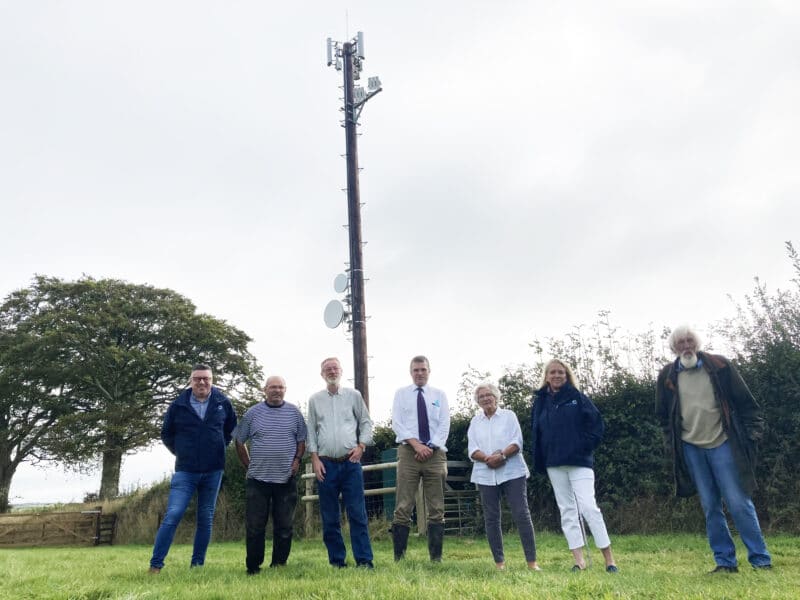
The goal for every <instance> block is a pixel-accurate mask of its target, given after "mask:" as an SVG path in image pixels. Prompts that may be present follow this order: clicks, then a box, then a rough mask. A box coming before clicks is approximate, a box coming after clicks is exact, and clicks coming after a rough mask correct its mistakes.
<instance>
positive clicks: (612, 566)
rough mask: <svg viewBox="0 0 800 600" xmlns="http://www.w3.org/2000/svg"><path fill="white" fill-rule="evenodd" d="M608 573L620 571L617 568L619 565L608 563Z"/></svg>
mask: <svg viewBox="0 0 800 600" xmlns="http://www.w3.org/2000/svg"><path fill="white" fill-rule="evenodd" d="M606 573H619V569H618V568H617V565H608V566H607V567H606Z"/></svg>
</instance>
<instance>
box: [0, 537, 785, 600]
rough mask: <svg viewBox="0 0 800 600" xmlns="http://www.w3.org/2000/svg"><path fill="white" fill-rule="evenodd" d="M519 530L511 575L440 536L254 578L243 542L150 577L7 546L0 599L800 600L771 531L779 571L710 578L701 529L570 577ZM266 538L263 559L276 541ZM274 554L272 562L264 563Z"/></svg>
mask: <svg viewBox="0 0 800 600" xmlns="http://www.w3.org/2000/svg"><path fill="white" fill-rule="evenodd" d="M514 537H515V536H513V535H509V536H507V539H506V546H507V547H506V562H507V565H508V568H507V570H506V571H504V572H497V571H495V569H494V563H493V562H492V559H491V555H490V554H489V550H488V546H487V544H486V541H485V540H483V539H475V540H472V539H457V538H447V539H446V540H445V551H444V562H442V563H441V564H433V563H430V562H429V561H428V560H427V547H426V545H425V541H424V540H422V539H412V540H411V543H410V546H409V553H408V557H407V559H406V560H404V561H403V562H401V563H397V564H395V563H394V561H393V560H392V554H391V552H392V549H391V543H390V542H389V541H388V540H381V541H377V542H375V565H376V568H375V570H374V571H364V570H360V569H359V570H357V569H353V568H350V569H342V570H338V569H332V568H330V567H328V565H327V555H326V553H325V549H324V547H323V545H322V542H321V541H320V540H319V539H316V540H301V541H295V544H294V548H293V550H292V555H291V557H290V559H289V564H288V566H286V567H285V568H281V569H264V570H262V572H261V573H260V574H259V575H256V576H253V577H248V576H247V575H246V574H245V569H244V543H224V544H212V545H211V547H210V548H209V553H208V557H207V559H206V566H205V567H204V568H202V569H192V570H190V569H189V568H188V563H189V558H190V555H191V547H190V546H187V545H176V546H173V548H172V550H171V552H170V554H169V556H168V557H167V564H166V566H165V568H164V570H163V571H162V572H161V574H160V575H149V574H148V573H147V568H148V561H149V558H150V550H151V548H150V547H149V546H112V547H109V546H104V547H97V548H30V549H13V550H0V574H2V575H1V576H2V583H1V584H0V598H13V599H15V600H16V599H22V598H37V599H38V598H59V599H60V598H75V599H78V598H81V599H87V600H96V599H101V598H126V599H143V598H147V599H151V598H152V599H162V598H164V599H168V598H191V599H193V600H201V599H206V598H236V599H239V600H244V599H249V598H284V599H285V600H290V599H293V598H319V599H324V598H364V599H372V598H397V599H401V598H402V599H403V600H408V599H412V598H424V599H426V600H431V599H438V598H519V599H522V598H537V599H538V598H609V599H611V598H615V599H616V598H730V599H734V598H735V599H740V598H747V599H750V598H781V599H783V598H798V597H800V540H799V539H798V538H796V537H793V536H769V537H768V539H767V543H768V545H769V547H770V551H771V553H772V556H773V561H774V565H775V569H773V570H772V571H755V570H753V569H751V568H750V567H749V565H748V564H747V562H746V561H745V560H744V557H745V556H746V554H745V553H744V550H743V548H740V549H739V551H740V560H741V561H742V562H743V564H741V565H740V572H739V573H738V574H735V575H714V576H710V575H707V574H706V573H707V571H709V570H710V569H711V568H712V567H713V566H714V565H713V560H712V557H711V553H710V551H709V550H708V546H707V544H706V541H705V538H703V537H701V536H699V535H673V536H666V535H660V536H615V537H613V538H612V539H613V544H614V549H615V554H616V558H617V562H618V564H619V567H620V573H618V574H616V575H611V574H608V573H606V572H605V571H604V570H603V564H602V558H601V556H600V553H599V552H597V551H596V550H595V551H593V552H592V560H593V564H592V567H591V568H590V569H589V570H588V571H584V572H582V573H572V572H570V567H571V566H572V562H571V560H570V554H569V552H568V551H567V550H566V547H565V543H564V539H563V537H562V536H561V535H557V534H551V533H544V534H539V535H537V547H538V553H539V562H540V564H541V565H542V568H543V569H544V570H543V571H542V572H540V573H533V572H530V571H528V570H527V569H526V568H525V562H524V559H523V556H522V550H521V547H520V545H519V542H518V540H515V539H514ZM270 544H271V542H270V541H267V557H269V545H270ZM267 560H269V558H268V559H267Z"/></svg>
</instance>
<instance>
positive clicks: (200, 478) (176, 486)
mask: <svg viewBox="0 0 800 600" xmlns="http://www.w3.org/2000/svg"><path fill="white" fill-rule="evenodd" d="M212 381H213V376H212V374H211V367H209V366H208V365H204V364H198V365H195V366H194V367H193V368H192V379H191V387H190V388H189V389H186V390H184V391H183V392H182V393H181V395H180V396H178V398H177V399H175V400H174V401H173V402H172V404H170V405H169V408H168V409H167V413H166V414H165V415H164V424H163V425H162V427H161V441H163V442H164V445H165V446H166V447H167V448H168V449H169V451H170V452H172V453H173V454H174V455H175V474H174V475H173V476H172V482H171V484H170V492H169V500H168V502H167V512H166V514H165V515H164V520H163V521H162V522H161V527H159V529H158V533H157V534H156V541H155V544H154V545H153V557H152V558H151V559H150V573H159V572H161V569H162V568H163V566H164V559H165V558H166V556H167V553H168V552H169V547H170V545H171V544H172V539H173V538H174V537H175V530H176V529H177V527H178V523H180V521H181V518H182V517H183V513H184V512H186V507H187V506H189V501H190V500H191V499H192V496H194V494H195V492H197V528H196V530H195V535H194V549H193V551H192V562H191V567H200V566H202V565H203V563H204V562H205V558H206V549H207V548H208V543H209V541H210V540H211V524H212V522H213V520H214V508H215V506H216V504H217V493H218V492H219V486H220V483H221V482H222V471H223V470H224V468H225V447H226V446H227V445H228V444H229V443H230V441H231V438H232V434H233V430H234V428H235V427H236V413H235V412H234V410H233V406H232V405H231V402H230V400H228V398H226V397H225V395H224V394H223V393H222V392H220V391H219V390H218V389H217V388H215V387H213V386H212V385H211V382H212Z"/></svg>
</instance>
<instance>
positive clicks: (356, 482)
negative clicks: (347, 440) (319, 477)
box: [317, 459, 372, 566]
mask: <svg viewBox="0 0 800 600" xmlns="http://www.w3.org/2000/svg"><path fill="white" fill-rule="evenodd" d="M322 462H323V464H324V465H325V481H318V482H317V489H318V490H319V512H320V515H321V516H322V540H323V541H324V542H325V547H326V548H327V549H328V561H329V562H330V563H331V564H332V565H337V566H339V565H343V564H345V556H346V555H347V550H346V549H345V547H344V540H343V539H342V523H341V510H340V508H339V493H340V492H341V494H342V500H343V501H344V508H345V511H347V520H348V521H349V523H350V544H351V545H352V546H353V558H354V559H355V561H356V564H357V565H358V564H364V563H367V562H371V561H372V544H371V543H370V541H369V527H368V521H367V507H366V505H365V504H364V476H363V473H362V471H361V463H352V462H350V461H349V460H347V461H345V462H334V461H332V460H326V459H322Z"/></svg>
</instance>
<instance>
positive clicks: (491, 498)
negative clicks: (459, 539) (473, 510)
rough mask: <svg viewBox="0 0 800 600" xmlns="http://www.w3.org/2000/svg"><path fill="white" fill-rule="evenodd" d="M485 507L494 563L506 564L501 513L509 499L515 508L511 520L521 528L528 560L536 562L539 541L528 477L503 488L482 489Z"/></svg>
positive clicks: (489, 487)
mask: <svg viewBox="0 0 800 600" xmlns="http://www.w3.org/2000/svg"><path fill="white" fill-rule="evenodd" d="M478 489H479V490H480V492H481V503H482V504H483V522H484V524H485V525H486V539H487V540H488V541H489V548H490V549H491V551H492V556H493V557H494V562H497V563H501V562H505V555H504V553H503V532H502V523H501V518H500V515H501V512H500V498H501V497H502V496H505V497H506V500H507V501H508V506H509V507H510V508H511V518H512V519H514V525H516V526H517V531H518V532H519V539H520V541H521V542H522V549H523V551H524V552H525V560H527V561H528V562H533V561H535V560H536V538H535V536H534V533H533V523H532V522H531V513H530V510H529V509H528V495H527V491H526V487H525V476H524V475H523V476H522V477H518V478H516V479H510V480H508V481H504V482H503V483H501V484H499V485H478Z"/></svg>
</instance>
